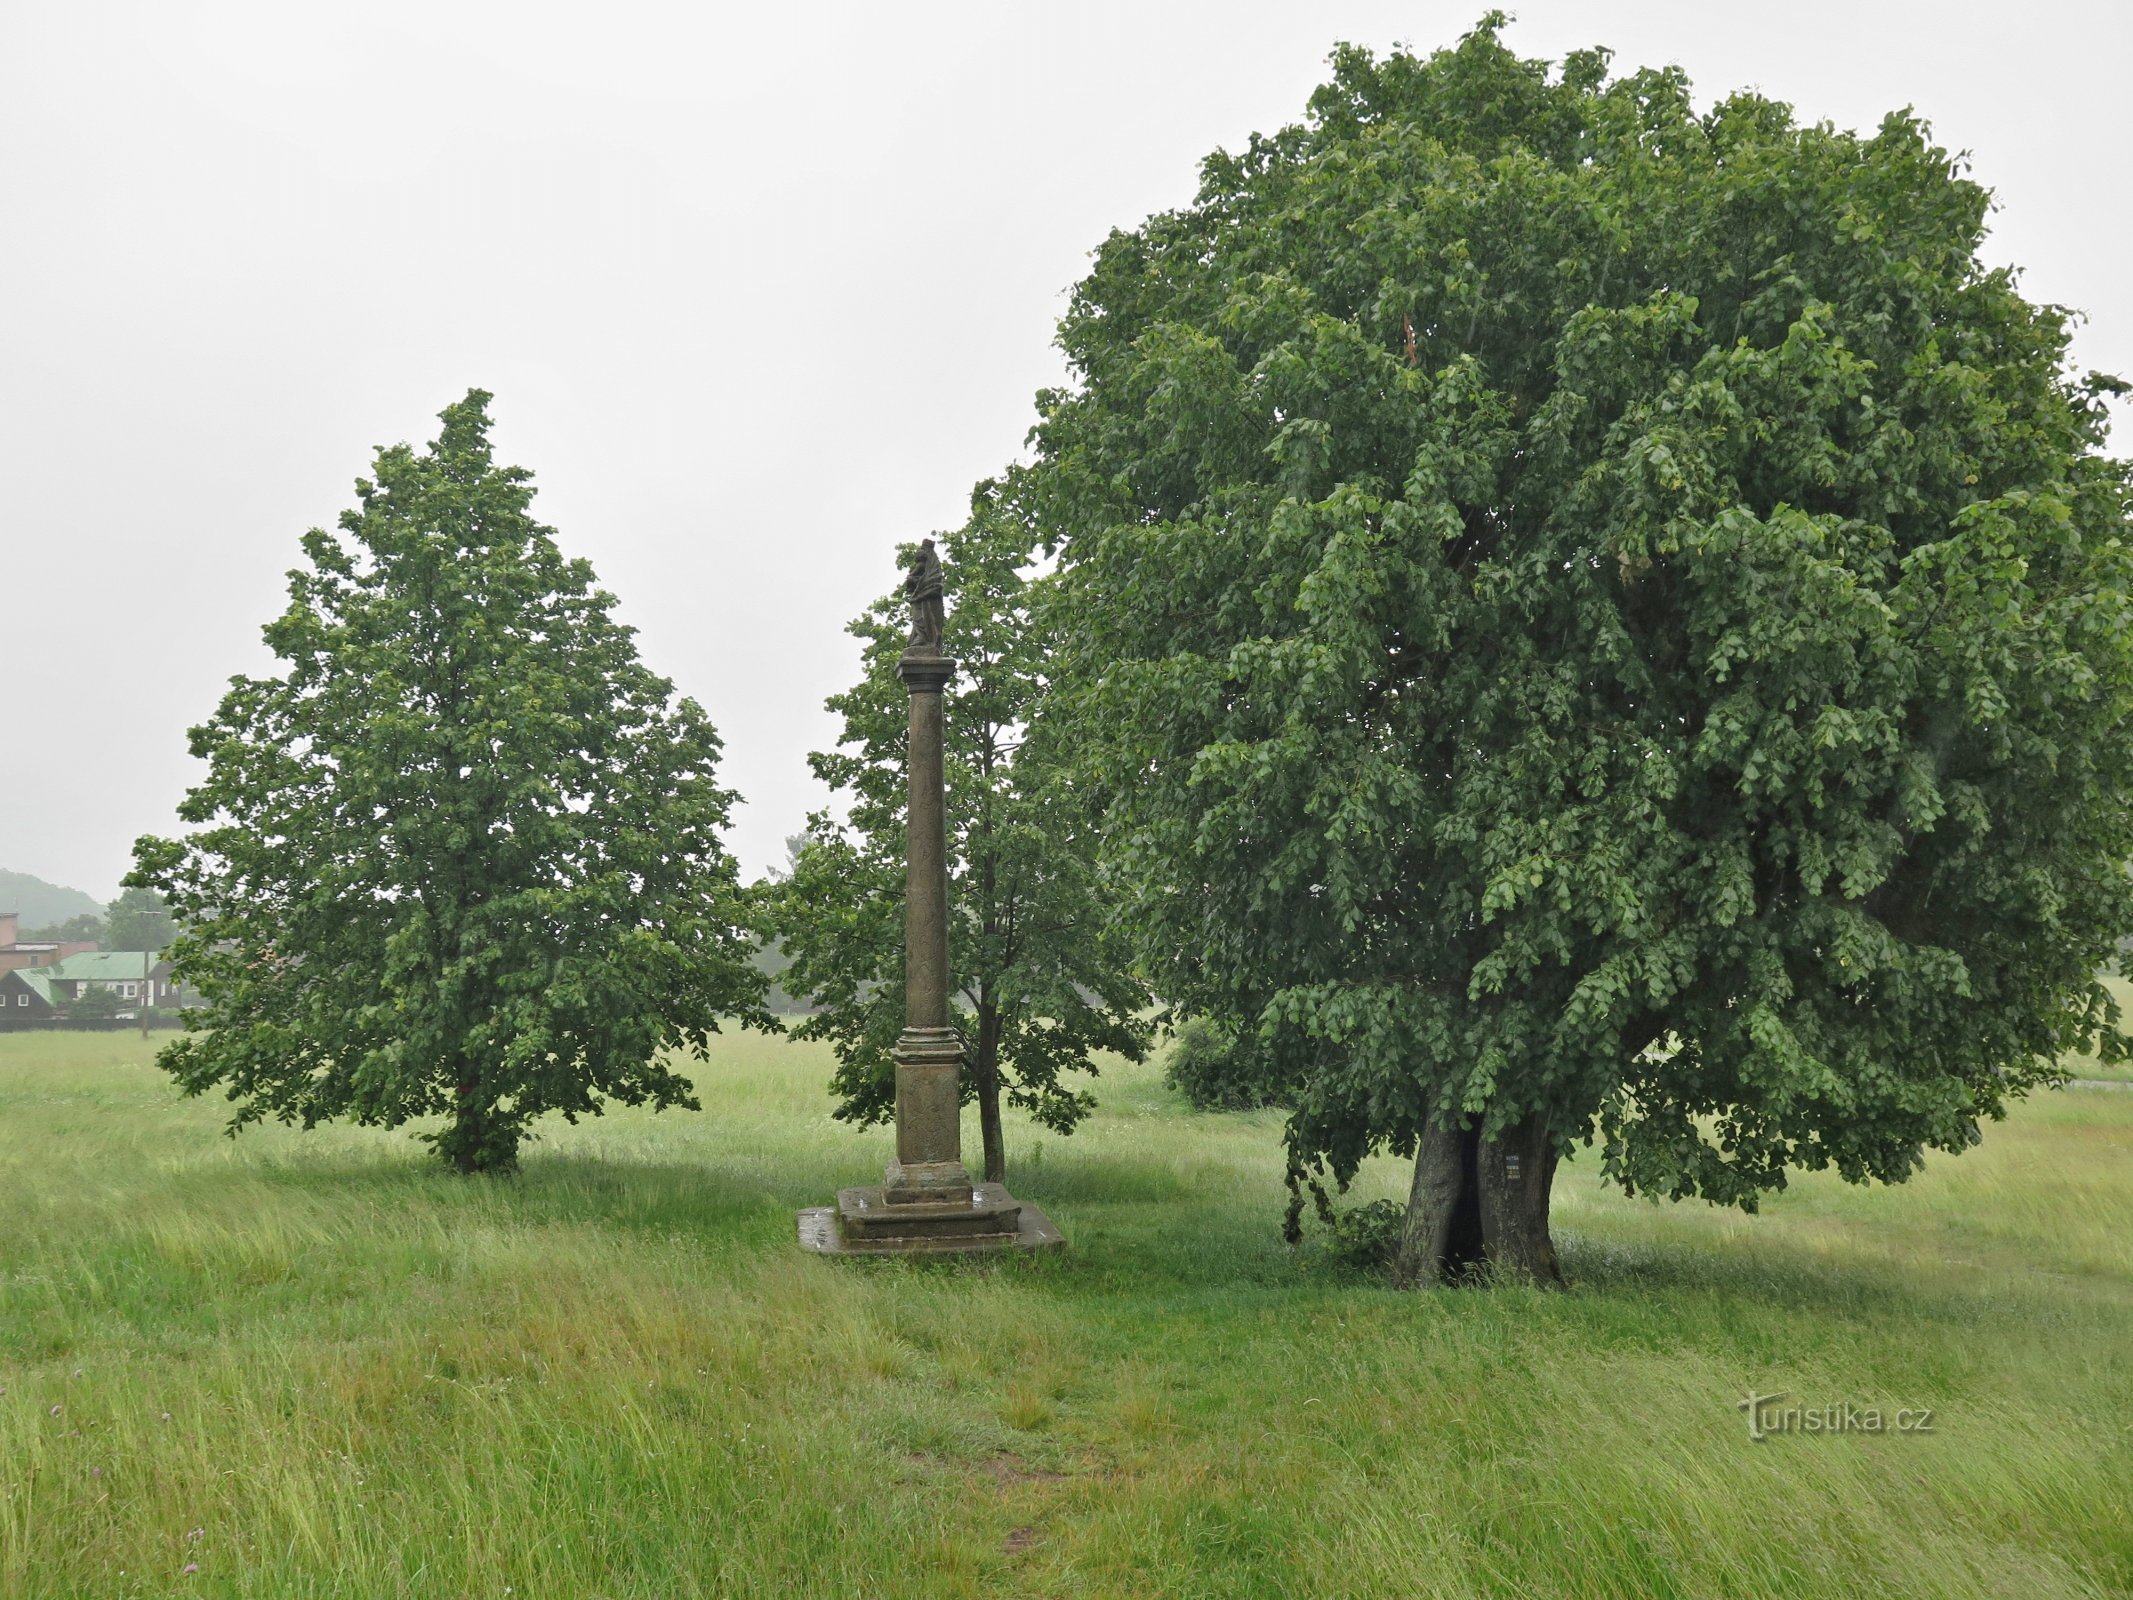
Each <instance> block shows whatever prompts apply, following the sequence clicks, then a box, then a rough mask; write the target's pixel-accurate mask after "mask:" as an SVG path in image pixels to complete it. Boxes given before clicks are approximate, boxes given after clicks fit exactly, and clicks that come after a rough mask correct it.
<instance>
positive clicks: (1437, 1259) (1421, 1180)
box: [1393, 1117, 1563, 1288]
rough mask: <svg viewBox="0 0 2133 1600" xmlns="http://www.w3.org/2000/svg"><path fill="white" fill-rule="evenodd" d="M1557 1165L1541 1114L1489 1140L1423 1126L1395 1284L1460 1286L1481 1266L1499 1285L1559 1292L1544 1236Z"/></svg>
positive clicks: (1471, 1131)
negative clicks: (1533, 1287)
mask: <svg viewBox="0 0 2133 1600" xmlns="http://www.w3.org/2000/svg"><path fill="white" fill-rule="evenodd" d="M1555 1163H1556V1153H1555V1147H1554V1144H1553V1142H1552V1141H1551V1140H1550V1139H1549V1137H1548V1129H1547V1125H1546V1123H1545V1122H1543V1121H1542V1120H1541V1119H1540V1118H1539V1117H1528V1118H1526V1119H1525V1120H1524V1121H1523V1122H1519V1123H1515V1124H1513V1125H1512V1126H1511V1127H1508V1128H1506V1129H1504V1130H1503V1131H1502V1133H1501V1134H1499V1135H1498V1136H1497V1137H1496V1138H1495V1139H1493V1140H1484V1139H1483V1138H1482V1137H1481V1131H1480V1129H1479V1128H1478V1127H1474V1128H1465V1129H1459V1128H1438V1127H1432V1128H1431V1129H1429V1130H1428V1131H1427V1132H1426V1133H1425V1134H1423V1136H1422V1144H1421V1148H1420V1149H1419V1150H1417V1151H1416V1152H1415V1181H1414V1187H1413V1189H1412V1190H1411V1191H1410V1193H1409V1195H1408V1200H1407V1226H1406V1229H1405V1230H1404V1231H1403V1233H1402V1234H1401V1237H1400V1249H1399V1253H1398V1255H1397V1256H1396V1257H1395V1258H1394V1260H1393V1278H1394V1281H1396V1282H1398V1283H1400V1284H1402V1285H1403V1286H1407V1287H1414V1286H1417V1285H1422V1284H1431V1283H1461V1282H1466V1281H1470V1280H1471V1279H1473V1278H1474V1277H1476V1276H1477V1275H1478V1274H1479V1273H1480V1271H1481V1269H1482V1268H1483V1267H1484V1265H1485V1266H1486V1267H1487V1268H1488V1270H1489V1272H1490V1273H1491V1274H1492V1275H1494V1276H1495V1277H1496V1278H1497V1279H1499V1280H1500V1281H1505V1282H1511V1283H1526V1284H1534V1285H1537V1286H1539V1287H1541V1288H1560V1287H1561V1286H1562V1282H1563V1273H1562V1268H1561V1267H1560V1266H1559V1265H1558V1264H1557V1262H1556V1259H1555V1244H1554V1241H1553V1240H1552V1239H1550V1237H1549V1235H1548V1201H1549V1197H1550V1195H1551V1193H1552V1192H1553V1190H1554V1187H1555Z"/></svg>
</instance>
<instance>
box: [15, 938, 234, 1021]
mask: <svg viewBox="0 0 2133 1600" xmlns="http://www.w3.org/2000/svg"><path fill="white" fill-rule="evenodd" d="M94 990H108V991H109V992H110V994H111V996H112V998H113V999H114V1000H115V1001H117V1005H116V1006H115V1007H114V1008H112V1011H111V1013H108V1014H109V1015H111V1016H112V1017H113V1020H119V1019H123V1020H125V1021H128V1022H133V1021H143V1020H146V1016H145V1014H149V1013H153V1014H155V1015H157V1016H160V1017H162V1018H164V1019H165V1020H167V1021H170V1022H175V1021H176V1020H177V1013H178V1012H179V1011H181V1010H182V1009H184V1008H185V1007H186V1006H188V1005H196V1004H198V1003H199V998H200V997H199V996H198V995H197V994H195V993H194V992H193V991H192V990H190V989H187V988H185V987H184V986H183V985H182V984H180V983H178V982H176V981H175V980H174V979H173V978H172V976H171V970H170V963H169V962H168V961H165V960H164V959H163V958H162V957H160V956H158V955H155V954H153V953H151V952H149V951H145V950H81V951H76V952H75V953H74V954H72V955H70V956H68V957H67V958H66V959H65V960H63V961H55V962H53V963H52V964H51V965H49V966H43V967H31V968H17V969H15V970H13V971H9V972H0V1028H20V1027H32V1026H38V1025H49V1024H51V1023H53V1022H63V1021H67V1020H70V1019H69V1018H68V1016H67V1013H68V1012H69V1011H70V1010H71V1009H72V1008H73V1006H74V1005H75V1004H76V1003H77V1002H79V1001H80V1000H81V999H82V997H83V996H84V995H86V994H89V993H90V992H91V991H94ZM71 1020H75V1021H77V1022H78V1021H80V1020H81V1019H79V1018H75V1019H71Z"/></svg>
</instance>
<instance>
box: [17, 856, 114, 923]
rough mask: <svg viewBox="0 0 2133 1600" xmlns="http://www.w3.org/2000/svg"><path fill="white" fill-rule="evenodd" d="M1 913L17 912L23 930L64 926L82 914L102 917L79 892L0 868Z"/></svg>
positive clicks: (98, 906)
mask: <svg viewBox="0 0 2133 1600" xmlns="http://www.w3.org/2000/svg"><path fill="white" fill-rule="evenodd" d="M0 911H18V912H20V913H21V914H22V925H23V926H24V927H25V928H48V927H50V926H51V925H52V924H53V923H55V922H64V921H66V920H67V918H69V917H78V916H81V915H83V914H84V913H87V914H88V915H90V916H93V917H100V916H102V915H103V914H104V905H103V902H102V901H101V900H96V899H92V898H91V897H90V896H88V895H85V894H83V893H82V892H81V891H80V890H79V889H68V888H64V887H62V886H61V885H59V884H56V883H46V882H45V881H44V879H42V878H33V877H31V876H30V875H29V874H28V873H27V872H9V871H7V870H6V869H5V868H0Z"/></svg>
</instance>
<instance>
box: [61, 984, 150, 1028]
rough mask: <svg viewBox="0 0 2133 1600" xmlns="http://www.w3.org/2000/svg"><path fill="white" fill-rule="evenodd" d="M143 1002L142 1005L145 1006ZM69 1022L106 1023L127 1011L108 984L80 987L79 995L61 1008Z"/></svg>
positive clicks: (115, 991)
mask: <svg viewBox="0 0 2133 1600" xmlns="http://www.w3.org/2000/svg"><path fill="white" fill-rule="evenodd" d="M146 1003H147V1002H146V1001H143V1002H142V1004H144V1005H145V1004H146ZM62 1009H63V1010H64V1012H65V1015H66V1017H67V1020H68V1021H70V1022H108V1021H110V1020H111V1019H112V1018H113V1017H116V1016H117V1015H118V1014H119V1013H120V1012H121V1011H124V1010H126V1009H127V1006H126V1002H125V1001H124V1000H122V999H121V998H120V996H119V992H118V990H117V989H115V988H113V987H112V986H111V985H110V984H108V983H89V984H84V985H82V990H81V993H80V994H78V995H76V996H75V997H74V998H73V999H72V1000H70V1001H68V1002H67V1003H66V1005H65V1006H64V1007H63V1008H62Z"/></svg>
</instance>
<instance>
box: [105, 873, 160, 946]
mask: <svg viewBox="0 0 2133 1600" xmlns="http://www.w3.org/2000/svg"><path fill="white" fill-rule="evenodd" d="M105 915H106V924H105V933H104V939H103V945H104V948H105V949H106V950H155V951H162V950H168V949H169V948H170V944H171V941H172V940H173V939H175V938H177V936H178V924H177V921H176V919H175V918H173V917H172V916H171V914H170V907H169V906H168V905H166V904H165V903H164V901H163V897H162V896H161V895H159V894H157V893H156V892H155V890H153V889H144V888H138V887H136V888H129V889H121V890H120V891H119V897H118V898H117V899H116V900H114V901H112V902H111V904H110V906H109V907H108V908H106V912H105Z"/></svg>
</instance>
